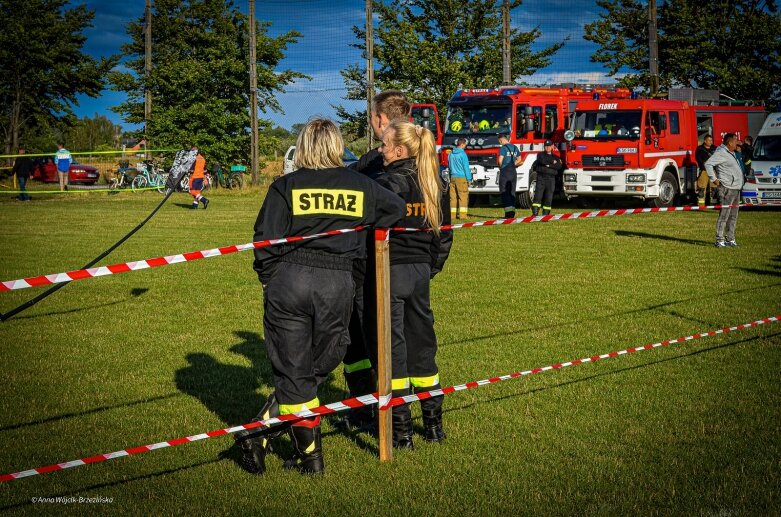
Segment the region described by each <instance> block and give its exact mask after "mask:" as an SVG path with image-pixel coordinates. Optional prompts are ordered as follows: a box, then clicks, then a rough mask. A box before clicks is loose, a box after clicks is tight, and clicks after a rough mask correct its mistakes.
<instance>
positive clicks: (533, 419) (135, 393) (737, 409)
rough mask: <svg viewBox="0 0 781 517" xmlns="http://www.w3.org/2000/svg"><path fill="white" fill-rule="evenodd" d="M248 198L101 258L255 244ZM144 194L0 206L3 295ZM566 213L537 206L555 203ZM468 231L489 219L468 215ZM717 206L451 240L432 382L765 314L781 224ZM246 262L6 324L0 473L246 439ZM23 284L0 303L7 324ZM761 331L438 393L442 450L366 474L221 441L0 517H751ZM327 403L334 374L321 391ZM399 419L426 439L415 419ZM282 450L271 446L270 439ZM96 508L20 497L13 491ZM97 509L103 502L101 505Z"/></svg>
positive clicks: (255, 198) (100, 239)
mask: <svg viewBox="0 0 781 517" xmlns="http://www.w3.org/2000/svg"><path fill="white" fill-rule="evenodd" d="M262 195H263V194H262V192H261V191H259V190H248V191H244V192H242V193H240V194H238V195H237V194H233V195H230V194H228V193H225V192H224V191H218V192H213V193H211V194H210V198H211V199H212V203H211V204H210V207H209V210H198V211H190V210H187V209H185V207H186V206H188V205H189V203H190V198H189V196H186V195H184V194H177V195H175V196H174V197H173V199H172V200H171V201H170V202H169V204H168V205H167V206H166V207H165V208H164V209H163V210H161V212H160V213H159V214H158V215H157V216H156V217H155V218H154V219H153V220H152V221H151V222H150V223H149V224H148V225H147V227H145V228H144V229H143V230H142V231H141V232H139V233H138V234H137V235H136V236H135V237H133V238H132V239H130V240H129V241H128V242H127V243H125V244H124V245H123V246H122V247H121V248H120V249H119V250H117V251H116V252H114V253H113V254H112V255H111V256H109V258H108V259H106V260H105V261H104V263H107V264H108V263H117V262H123V261H127V260H136V259H142V258H149V257H154V256H160V255H169V254H175V253H179V252H183V251H193V250H200V249H206V248H212V247H216V246H223V245H229V244H237V243H246V242H250V241H251V240H252V226H253V224H254V221H255V217H256V215H257V211H258V209H259V207H260V204H261V202H262ZM159 199H160V197H159V194H156V193H143V194H132V193H123V194H118V195H112V196H109V195H106V194H74V195H67V196H59V195H49V196H48V197H47V195H41V196H37V197H36V199H34V200H33V201H32V202H30V203H19V202H15V201H12V200H10V199H0V243H2V260H0V279H2V280H10V279H16V278H20V277H24V276H29V275H35V274H42V273H46V274H48V273H56V272H61V271H66V270H71V269H76V268H79V267H81V266H82V265H83V264H85V263H86V262H88V261H89V260H90V259H92V258H93V257H94V256H96V255H97V254H98V253H100V252H101V251H102V250H104V249H105V248H106V247H108V246H109V245H111V244H112V243H113V242H114V241H115V240H116V239H118V238H119V237H120V236H122V235H123V234H124V233H125V232H126V231H128V230H129V229H130V228H132V227H133V226H134V225H135V224H136V223H137V222H138V221H140V220H141V219H142V218H143V217H144V216H145V215H146V214H147V213H148V211H149V210H151V209H152V208H153V207H154V206H155V204H156V203H157V202H158V200H159ZM573 210H574V209H572V208H569V207H568V208H564V209H561V210H557V211H573ZM473 214H474V216H475V217H476V218H485V217H497V216H499V214H500V209H498V208H495V207H493V208H492V207H484V208H478V209H475V210H474V211H473ZM716 215H717V214H716V213H712V212H708V213H667V214H651V215H635V216H628V217H613V218H602V219H593V220H581V221H562V222H553V223H548V224H522V225H514V226H510V227H493V228H475V229H467V230H459V231H458V232H457V234H456V239H455V244H454V247H453V252H452V254H451V257H450V260H449V262H448V264H447V265H446V269H445V271H444V272H443V273H442V274H441V275H440V276H438V277H437V278H436V279H435V281H434V283H433V290H432V297H433V305H434V311H435V315H436V320H437V322H436V327H437V334H438V338H439V343H440V350H439V354H438V363H439V366H440V370H441V376H442V380H443V382H444V383H445V384H447V385H451V384H459V383H463V382H468V381H472V380H479V379H483V378H487V377H490V376H493V375H500V374H505V373H510V372H514V371H519V370H526V369H530V368H534V367H538V366H546V365H549V364H552V363H557V362H560V361H567V360H571V359H576V358H582V357H586V356H590V355H594V354H599V353H604V352H609V351H612V350H621V349H624V348H627V347H630V346H635V345H642V344H646V343H653V342H657V341H661V340H664V339H668V338H675V337H679V336H686V335H690V334H693V333H696V332H699V331H704V330H710V329H716V328H720V327H723V326H728V325H734V324H739V323H745V322H749V321H753V320H755V319H759V318H763V317H766V316H771V315H776V314H779V313H781V303H780V300H781V240H779V236H781V214H779V212H778V211H755V210H744V211H742V212H741V214H740V219H739V221H738V242H739V243H740V244H741V247H739V248H737V249H721V250H720V249H715V248H714V247H713V246H712V240H713V228H714V224H715V220H716ZM251 261H252V256H251V254H250V253H238V254H234V255H230V256H225V257H220V258H212V259H207V260H200V261H196V262H192V263H187V264H178V265H174V266H168V267H163V268H157V269H151V270H144V271H139V272H134V273H128V274H121V275H116V276H111V277H104V278H97V279H88V280H83V281H79V282H73V283H72V284H70V285H68V286H66V287H65V288H64V289H62V290H61V291H59V292H57V293H56V294H54V295H53V296H51V297H49V298H48V299H46V300H44V301H43V302H41V303H39V304H38V305H36V306H35V307H33V308H31V309H29V310H27V311H26V312H24V313H22V314H20V315H18V316H17V317H16V318H14V319H12V320H10V321H7V322H5V323H2V324H0V346H2V363H0V364H2V366H0V381H2V384H3V386H4V392H3V396H2V398H0V471H1V472H2V473H8V472H13V471H18V470H23V469H27V468H33V467H39V466H43V465H49V464H52V463H56V462H61V461H67V460H72V459H77V458H81V457H85V456H91V455H94V454H99V453H104V452H111V451H115V450H119V449H123V448H126V447H133V446H137V445H142V444H147V443H153V442H158V441H162V440H167V439H173V438H178V437H181V436H186V435H190V434H195V433H199V432H203V431H208V430H212V429H218V428H222V427H226V426H229V425H235V424H240V423H245V422H247V421H249V419H250V418H252V417H253V416H254V415H255V413H256V412H257V410H258V409H259V407H260V405H261V403H262V401H263V400H264V398H265V396H266V395H267V394H268V393H269V391H270V390H271V384H270V383H271V371H270V367H269V365H268V362H267V360H266V357H265V351H264V347H263V328H262V297H261V291H260V288H259V285H258V282H257V279H256V277H255V274H254V272H253V271H252V269H251ZM42 290H43V289H42V288H36V289H28V290H22V291H16V292H11V293H0V311H2V312H5V311H8V310H9V309H11V308H13V307H16V306H17V305H18V304H20V303H22V302H24V301H26V300H28V299H30V298H32V297H33V296H35V295H36V294H38V293H40V292H42ZM780 335H781V324H774V325H768V326H764V327H760V328H757V329H750V330H745V331H741V332H735V333H731V334H728V335H724V336H717V337H712V338H707V339H703V340H698V341H692V342H688V343H685V344H679V345H672V346H670V347H665V348H662V349H655V350H653V351H645V352H642V353H638V354H632V355H628V356H621V357H618V358H614V359H609V360H605V361H599V362H597V363H595V364H585V365H581V366H575V367H571V368H565V369H563V370H558V371H552V372H546V373H541V374H538V375H533V376H530V377H525V378H522V379H518V380H513V381H508V382H503V383H499V384H496V385H491V386H486V387H481V388H479V389H476V390H471V391H468V392H461V393H457V394H454V395H452V396H449V397H448V398H447V399H446V401H445V409H446V414H445V426H446V430H447V433H448V438H447V440H446V442H445V443H444V444H441V445H432V444H427V443H425V442H423V440H421V439H419V438H418V439H417V441H416V450H415V451H414V452H401V453H396V455H395V458H394V461H393V462H391V463H389V464H380V463H379V461H378V458H377V448H376V442H375V441H373V440H371V439H369V438H367V437H366V436H365V435H361V436H358V437H349V436H345V435H342V434H339V433H337V432H335V431H334V430H333V428H332V427H331V425H330V422H326V424H325V427H324V434H325V436H324V440H323V442H324V450H325V457H326V467H327V473H326V475H325V476H324V477H323V478H320V479H310V478H307V477H303V476H299V475H297V474H294V473H291V472H285V471H283V470H282V469H281V463H282V460H281V459H280V457H279V456H276V455H273V456H271V457H270V458H269V459H268V461H267V463H268V469H269V471H268V473H267V475H266V476H264V477H262V478H256V477H252V476H250V475H248V474H246V473H244V472H243V471H242V470H241V469H240V468H239V467H238V465H237V463H236V459H237V457H238V455H237V451H236V449H235V448H234V447H233V446H232V444H233V440H232V439H231V438H230V437H220V438H214V439H210V440H206V441H201V442H197V443H193V444H187V445H182V446H179V447H175V448H171V449H166V450H161V451H154V452H149V453H145V454H141V455H139V456H133V457H130V458H122V459H118V460H112V461H108V462H105V463H102V464H97V465H90V466H83V467H78V468H75V469H70V470H66V471H63V472H57V473H51V474H46V475H41V476H35V477H32V478H26V479H23V480H18V481H14V482H11V483H6V484H4V485H2V486H0V507H1V508H3V509H4V510H6V511H7V513H11V514H14V513H34V512H35V513H39V512H41V511H42V510H43V511H46V512H51V513H53V512H59V511H61V510H66V511H67V512H74V513H75V512H79V513H83V512H88V511H104V512H105V511H110V512H116V513H124V514H130V515H138V514H155V515H157V514H163V515H172V514H185V515H190V514H239V513H247V514H261V515H296V516H299V515H316V514H340V515H354V514H358V513H359V512H360V513H368V512H371V513H372V514H381V515H460V516H462V515H480V516H482V515H494V514H508V513H511V514H516V513H519V514H565V515H570V514H584V513H585V514H606V515H613V514H638V513H639V514H687V515H691V514H693V515H744V514H750V515H764V514H777V513H778V508H779V507H781V495H779V487H781V463H780V460H779V458H781V394H780V393H781V375H780V372H781V337H780ZM344 395H345V389H344V382H343V379H342V376H341V374H340V373H339V372H337V373H336V374H335V375H333V376H332V378H331V380H330V381H329V382H328V383H327V384H326V385H325V386H323V388H322V391H321V400H323V401H324V402H330V401H334V400H338V399H341V398H342V397H343V396H344ZM414 411H415V413H414V416H415V417H416V420H415V424H416V427H417V428H420V419H419V410H418V409H417V408H415V410H414ZM279 448H280V450H281V451H282V454H283V455H284V454H288V453H289V452H290V446H289V444H288V442H287V439H286V438H285V439H283V440H282V442H281V444H280V446H279ZM46 496H75V497H76V498H78V497H96V496H103V497H110V498H113V503H111V504H109V505H103V506H101V505H97V506H96V505H90V506H84V505H78V504H74V505H69V506H67V507H64V506H62V505H56V504H53V505H40V504H38V505H32V504H30V501H31V498H32V497H46ZM98 506H99V507H98Z"/></svg>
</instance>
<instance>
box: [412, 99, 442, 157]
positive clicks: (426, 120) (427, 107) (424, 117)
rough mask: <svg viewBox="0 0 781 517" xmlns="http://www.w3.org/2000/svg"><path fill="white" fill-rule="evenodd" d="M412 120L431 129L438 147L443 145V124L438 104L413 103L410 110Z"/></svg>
mask: <svg viewBox="0 0 781 517" xmlns="http://www.w3.org/2000/svg"><path fill="white" fill-rule="evenodd" d="M410 122H413V123H415V124H416V125H418V126H422V127H425V128H426V129H429V130H431V132H432V133H433V134H434V140H435V141H436V143H437V149H439V146H441V145H442V125H441V124H440V122H439V112H438V111H437V105H436V104H419V103H416V104H413V105H412V109H411V112H410Z"/></svg>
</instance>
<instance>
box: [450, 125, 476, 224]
mask: <svg viewBox="0 0 781 517" xmlns="http://www.w3.org/2000/svg"><path fill="white" fill-rule="evenodd" d="M464 149H466V138H463V137H461V138H459V139H458V140H456V146H455V147H454V148H453V151H451V153H450V154H449V155H448V157H447V166H448V169H449V170H450V217H451V219H452V218H453V216H455V218H456V219H461V218H462V217H463V218H464V219H466V217H467V212H468V207H469V184H470V183H471V182H472V169H471V168H470V167H469V158H468V157H467V155H466V152H465V151H464Z"/></svg>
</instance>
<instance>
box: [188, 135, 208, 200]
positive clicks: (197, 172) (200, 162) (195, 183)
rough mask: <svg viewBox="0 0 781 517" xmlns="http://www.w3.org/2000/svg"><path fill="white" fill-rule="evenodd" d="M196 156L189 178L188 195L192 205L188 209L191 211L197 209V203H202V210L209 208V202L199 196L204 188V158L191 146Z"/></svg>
mask: <svg viewBox="0 0 781 517" xmlns="http://www.w3.org/2000/svg"><path fill="white" fill-rule="evenodd" d="M192 150H193V151H195V152H196V153H198V154H197V156H196V157H195V166H194V168H193V174H192V176H190V195H191V196H192V197H193V204H192V205H190V208H192V209H193V210H194V209H196V208H198V202H201V203H203V209H204V210H206V209H207V208H208V207H209V200H208V199H207V198H205V197H203V196H202V195H201V191H202V190H203V188H204V186H205V185H204V181H206V180H205V179H204V176H205V175H206V158H204V157H203V155H202V154H201V153H200V152H199V151H198V148H197V147H195V146H193V148H192Z"/></svg>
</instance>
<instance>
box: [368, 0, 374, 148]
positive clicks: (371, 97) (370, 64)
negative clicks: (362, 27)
mask: <svg viewBox="0 0 781 517" xmlns="http://www.w3.org/2000/svg"><path fill="white" fill-rule="evenodd" d="M372 1H373V0H366V121H367V122H368V124H367V125H366V132H367V136H368V141H369V143H368V145H367V148H366V150H367V151H369V150H371V149H372V148H373V147H374V131H373V130H372V124H371V120H372V102H373V101H374V20H373V15H372Z"/></svg>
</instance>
